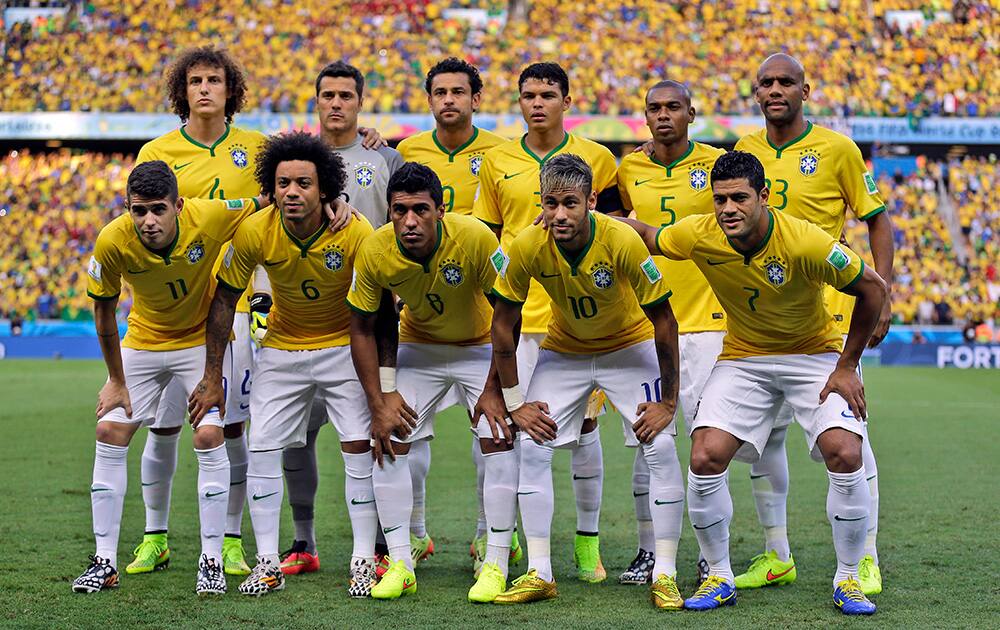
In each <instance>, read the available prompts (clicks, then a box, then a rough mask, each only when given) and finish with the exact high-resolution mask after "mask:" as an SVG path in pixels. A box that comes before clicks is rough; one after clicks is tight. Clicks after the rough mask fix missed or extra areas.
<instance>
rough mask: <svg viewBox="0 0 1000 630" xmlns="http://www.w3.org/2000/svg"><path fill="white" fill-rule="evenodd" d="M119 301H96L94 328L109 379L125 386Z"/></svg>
mask: <svg viewBox="0 0 1000 630" xmlns="http://www.w3.org/2000/svg"><path fill="white" fill-rule="evenodd" d="M117 311H118V299H117V298H115V299H113V300H94V328H96V329H97V341H98V343H99V344H100V346H101V355H103V356H104V365H105V366H107V368H108V378H110V379H111V380H112V381H114V382H115V383H118V384H121V385H124V384H125V368H124V367H122V348H121V338H120V337H119V335H118V320H117V318H116V313H117Z"/></svg>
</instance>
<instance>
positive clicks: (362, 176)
mask: <svg viewBox="0 0 1000 630" xmlns="http://www.w3.org/2000/svg"><path fill="white" fill-rule="evenodd" d="M354 181H355V183H357V185H358V186H361V187H362V188H371V185H372V183H373V182H374V181H375V165H373V164H372V163H371V162H359V163H358V165H357V166H355V167H354Z"/></svg>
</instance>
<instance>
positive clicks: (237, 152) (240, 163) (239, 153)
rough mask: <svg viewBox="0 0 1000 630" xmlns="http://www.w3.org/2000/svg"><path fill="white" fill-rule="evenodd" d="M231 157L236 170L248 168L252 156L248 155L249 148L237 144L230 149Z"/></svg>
mask: <svg viewBox="0 0 1000 630" xmlns="http://www.w3.org/2000/svg"><path fill="white" fill-rule="evenodd" d="M229 157H230V158H231V159H232V160H233V166H235V167H236V168H246V167H247V164H249V163H250V154H249V153H247V148H246V147H245V146H243V145H242V144H235V145H233V146H232V148H230V149H229Z"/></svg>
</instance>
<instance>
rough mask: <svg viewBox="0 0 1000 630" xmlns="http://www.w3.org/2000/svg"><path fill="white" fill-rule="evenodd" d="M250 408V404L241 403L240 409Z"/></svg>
mask: <svg viewBox="0 0 1000 630" xmlns="http://www.w3.org/2000/svg"><path fill="white" fill-rule="evenodd" d="M249 408H250V405H249V404H247V405H244V404H243V403H240V411H246V410H247V409H249Z"/></svg>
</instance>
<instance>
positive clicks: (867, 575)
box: [858, 554, 882, 595]
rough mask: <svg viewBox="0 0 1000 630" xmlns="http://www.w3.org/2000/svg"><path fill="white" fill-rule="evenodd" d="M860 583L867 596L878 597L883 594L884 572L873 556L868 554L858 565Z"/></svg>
mask: <svg viewBox="0 0 1000 630" xmlns="http://www.w3.org/2000/svg"><path fill="white" fill-rule="evenodd" d="M858 583H860V584H861V592H862V593H864V594H865V595H878V594H879V593H881V592H882V571H881V570H880V569H879V568H878V565H877V564H875V558H873V557H872V556H871V554H866V555H865V557H864V558H862V559H861V562H860V563H859V564H858Z"/></svg>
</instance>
